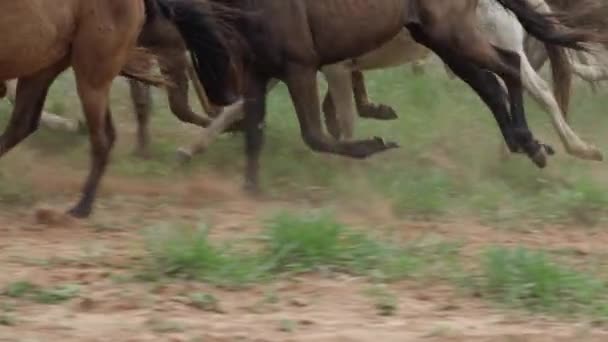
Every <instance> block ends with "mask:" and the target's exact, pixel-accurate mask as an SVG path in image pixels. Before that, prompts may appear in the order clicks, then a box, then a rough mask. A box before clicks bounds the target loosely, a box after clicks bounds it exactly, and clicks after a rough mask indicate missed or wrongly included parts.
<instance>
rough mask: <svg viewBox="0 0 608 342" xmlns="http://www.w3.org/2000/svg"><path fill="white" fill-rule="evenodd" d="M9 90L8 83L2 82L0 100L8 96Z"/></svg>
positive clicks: (0, 84)
mask: <svg viewBox="0 0 608 342" xmlns="http://www.w3.org/2000/svg"><path fill="white" fill-rule="evenodd" d="M7 90H8V89H7V88H6V82H0V99H3V98H4V97H5V96H6V92H7Z"/></svg>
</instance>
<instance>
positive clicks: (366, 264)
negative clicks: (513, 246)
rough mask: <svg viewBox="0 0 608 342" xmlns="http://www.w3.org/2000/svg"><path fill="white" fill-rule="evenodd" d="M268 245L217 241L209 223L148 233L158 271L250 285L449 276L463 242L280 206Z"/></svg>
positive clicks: (151, 270) (150, 267) (150, 271)
mask: <svg viewBox="0 0 608 342" xmlns="http://www.w3.org/2000/svg"><path fill="white" fill-rule="evenodd" d="M261 240H263V241H264V242H265V243H264V244H263V246H258V247H251V246H247V245H245V246H243V245H242V243H243V242H241V245H239V243H238V242H233V243H224V244H220V245H218V244H214V243H212V242H211V241H210V240H209V237H208V230H207V229H206V228H204V227H203V228H194V229H193V228H191V227H190V228H189V227H179V226H167V227H162V228H154V229H152V230H149V231H148V233H147V239H146V241H147V244H146V246H147V249H148V251H149V254H150V262H149V263H148V264H147V270H146V272H145V274H147V275H148V277H150V276H152V279H158V277H164V276H169V277H178V278H186V279H199V280H204V281H208V282H211V283H214V284H219V285H227V286H235V285H247V284H253V283H256V282H261V281H265V280H268V279H272V278H274V277H276V276H280V275H282V274H293V273H309V272H319V271H321V272H342V273H350V274H353V275H361V276H366V277H369V278H370V279H372V280H376V281H394V280H399V279H404V278H408V277H415V276H431V275H433V276H437V277H441V276H445V275H446V274H449V270H450V269H456V268H455V267H454V266H455V261H456V257H457V255H458V245H457V244H453V243H447V242H445V241H442V240H432V241H422V240H421V241H413V242H410V243H408V244H397V243H392V242H389V241H384V240H382V239H379V238H374V237H372V236H369V235H366V234H363V233H358V232H356V231H354V230H352V229H349V228H347V227H345V226H344V225H342V224H340V223H339V222H337V221H336V220H335V219H333V218H332V217H331V216H327V215H318V214H315V213H311V214H309V215H307V216H304V215H300V216H298V215H292V214H280V215H278V216H277V217H275V218H274V219H272V220H270V222H269V224H268V227H267V229H266V231H265V233H264V235H263V236H262V239H261Z"/></svg>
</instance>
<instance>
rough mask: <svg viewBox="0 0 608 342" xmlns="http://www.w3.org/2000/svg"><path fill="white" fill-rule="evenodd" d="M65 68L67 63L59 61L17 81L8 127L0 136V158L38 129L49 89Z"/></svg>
mask: <svg viewBox="0 0 608 342" xmlns="http://www.w3.org/2000/svg"><path fill="white" fill-rule="evenodd" d="M67 67H68V62H67V61H61V62H59V63H57V64H56V65H54V66H52V67H50V68H47V69H44V70H42V71H39V72H38V73H36V74H34V75H31V76H28V77H23V78H20V79H19V81H18V84H17V90H16V95H15V105H14V107H13V112H12V114H11V118H10V120H9V123H8V126H7V127H6V129H5V131H4V133H3V134H2V135H1V136H0V157H1V156H3V155H4V154H6V153H7V152H9V151H10V150H11V149H12V148H14V147H15V146H17V144H19V143H20V142H21V141H23V139H25V138H27V137H28V136H29V135H30V134H32V133H33V132H34V131H36V129H38V125H39V122H40V116H41V114H42V107H43V106H44V101H45V100H46V96H47V93H48V90H49V87H50V86H51V83H53V81H54V80H55V78H57V76H58V75H59V74H60V73H61V72H62V71H64V70H65V69H66V68H67Z"/></svg>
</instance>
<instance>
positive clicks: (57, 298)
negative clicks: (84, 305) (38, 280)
mask: <svg viewBox="0 0 608 342" xmlns="http://www.w3.org/2000/svg"><path fill="white" fill-rule="evenodd" d="M79 292H80V288H79V287H78V286H77V285H71V284H68V285H60V286H55V287H51V288H46V289H45V288H42V287H40V286H38V285H35V284H32V283H30V282H28V281H18V282H15V283H12V284H10V285H8V287H7V288H6V290H5V292H4V293H5V295H7V296H9V297H13V298H27V299H30V300H32V301H35V302H38V303H41V304H57V303H61V302H64V301H66V300H70V299H72V298H74V297H75V296H77V295H78V293H79Z"/></svg>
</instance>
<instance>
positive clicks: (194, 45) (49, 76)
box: [0, 0, 240, 218]
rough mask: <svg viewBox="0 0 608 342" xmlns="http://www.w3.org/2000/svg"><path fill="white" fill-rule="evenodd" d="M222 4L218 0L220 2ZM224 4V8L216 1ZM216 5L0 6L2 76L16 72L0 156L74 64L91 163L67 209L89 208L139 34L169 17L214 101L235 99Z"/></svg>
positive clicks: (141, 1)
mask: <svg viewBox="0 0 608 342" xmlns="http://www.w3.org/2000/svg"><path fill="white" fill-rule="evenodd" d="M215 6H217V5H215ZM218 7H219V6H218ZM213 8H214V5H213V4H212V3H207V2H200V1H195V0H171V1H167V0H133V1H124V0H70V1H61V2H57V1H51V0H21V1H5V2H2V3H1V4H0V13H1V14H0V18H1V20H0V31H2V32H10V34H7V35H5V36H4V38H3V40H2V47H3V49H2V52H0V82H4V81H7V80H10V79H15V78H18V79H19V81H18V85H17V94H16V102H15V106H14V108H13V111H12V114H11V118H10V121H9V123H8V126H7V127H6V129H5V131H4V133H3V134H2V135H1V136H0V156H3V155H5V154H6V153H7V152H9V151H10V150H11V149H12V148H14V147H15V146H16V145H17V144H18V143H19V142H21V141H22V140H23V139H25V138H26V137H27V136H29V135H30V134H31V133H33V132H34V131H35V130H36V129H37V128H38V124H39V121H40V116H41V111H42V107H43V105H44V101H45V98H46V95H47V92H48V89H49V87H50V85H51V84H52V83H53V81H54V80H55V78H56V77H57V76H58V75H59V74H60V73H62V72H63V71H65V70H66V69H67V68H69V67H71V68H72V69H73V71H74V74H75V78H76V87H77V92H78V95H79V97H80V100H81V103H82V107H83V112H84V114H85V117H86V122H87V127H88V130H89V137H90V143H91V160H92V162H91V168H90V171H89V174H88V176H87V180H86V182H85V184H84V187H83V189H82V193H81V196H80V199H79V201H78V202H77V204H76V205H75V206H74V207H72V208H71V209H70V210H69V211H68V213H69V214H70V215H72V216H74V217H77V218H84V217H87V216H89V215H90V214H91V212H92V207H93V203H94V200H95V197H96V193H97V189H98V186H99V183H100V180H101V178H102V177H103V174H104V173H105V169H106V166H107V164H108V159H109V153H110V150H111V148H112V146H113V144H114V141H115V139H116V131H115V128H114V124H113V122H112V116H111V111H110V107H109V103H108V97H109V90H110V87H111V84H112V81H113V80H114V79H115V78H116V77H117V76H118V75H119V74H120V73H121V72H122V69H123V67H125V66H126V64H127V62H128V61H129V59H130V58H132V57H133V55H134V53H135V51H137V50H136V49H135V47H136V45H137V42H138V39H139V38H140V37H141V36H142V33H143V34H145V33H146V32H151V31H153V30H156V29H158V28H159V27H162V26H163V25H164V24H166V23H170V24H171V25H173V26H174V27H175V28H176V29H177V30H178V31H179V33H180V35H181V36H182V38H183V39H184V41H185V42H186V45H187V47H188V49H189V50H190V52H191V53H192V60H193V64H194V65H195V67H196V69H197V74H198V76H199V79H200V80H201V82H202V83H203V84H205V86H206V87H207V88H206V89H207V94H208V96H209V98H210V100H211V101H212V102H213V103H216V104H220V105H229V104H231V103H233V102H234V101H236V100H237V99H238V95H237V94H238V93H239V92H240V90H238V89H239V87H240V86H239V81H238V79H239V78H238V74H237V72H236V70H235V69H234V68H233V65H232V63H231V57H230V56H231V55H232V53H231V51H230V50H231V49H232V48H233V47H231V46H230V44H228V43H226V41H228V39H229V37H227V34H228V33H226V32H224V31H225V30H222V29H221V25H220V24H221V22H219V21H218V19H217V18H216V17H215V14H214V11H213Z"/></svg>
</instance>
